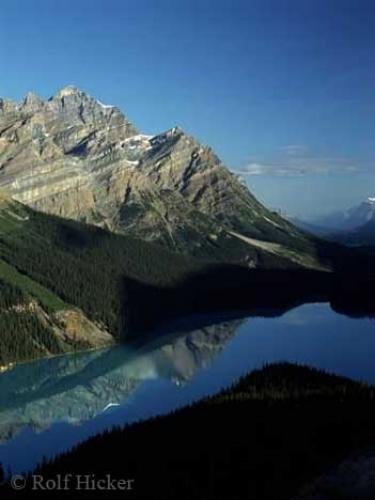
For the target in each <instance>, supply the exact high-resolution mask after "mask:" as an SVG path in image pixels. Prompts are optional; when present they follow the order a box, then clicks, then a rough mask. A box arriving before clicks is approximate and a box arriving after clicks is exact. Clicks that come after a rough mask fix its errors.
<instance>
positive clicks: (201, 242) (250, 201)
mask: <svg viewBox="0 0 375 500" xmlns="http://www.w3.org/2000/svg"><path fill="white" fill-rule="evenodd" d="M0 187H1V188H2V189H4V190H6V191H7V192H8V193H10V194H11V195H12V196H13V197H14V198H15V199H16V200H18V201H20V202H22V203H25V204H28V205H30V206H31V207H33V208H36V209H38V210H40V211H44V212H47V213H52V214H57V215H60V216H62V217H66V218H72V219H76V220H81V221H84V222H87V223H93V224H96V225H99V226H101V227H105V228H107V229H109V230H111V231H114V232H118V233H126V234H131V235H133V236H137V237H141V238H142V239H145V240H151V241H156V242H158V243H161V244H163V245H166V246H168V247H169V248H172V249H174V250H176V251H179V252H183V253H187V254H189V255H195V256H199V257H206V258H207V257H209V258H214V259H215V258H216V259H217V260H223V259H225V255H227V254H231V255H234V254H235V259H234V260H237V261H246V259H247V261H249V255H248V252H247V249H248V248H249V246H251V247H253V248H256V247H258V248H259V240H262V241H268V242H274V243H277V244H279V245H282V246H283V248H278V247H273V248H271V247H270V248H265V247H264V246H263V247H262V245H260V248H262V249H263V250H266V251H267V252H270V253H276V254H278V253H279V254H283V255H284V256H285V253H287V252H286V251H285V248H286V249H288V248H289V249H294V250H296V249H297V250H303V251H305V252H307V253H309V252H310V251H311V248H310V246H309V245H310V243H309V240H308V239H307V237H306V236H304V235H303V234H302V233H301V232H299V230H297V229H296V228H294V226H293V225H292V224H290V223H289V222H287V221H285V220H284V219H282V218H281V217H279V216H278V215H277V214H275V213H273V212H270V211H268V210H267V209H265V207H263V206H262V205H261V204H260V203H259V202H258V201H257V200H256V199H255V198H254V197H253V196H252V195H251V194H250V192H249V191H248V189H247V188H246V187H245V186H244V185H243V184H242V183H241V182H240V181H239V180H238V179H237V177H236V176H235V175H234V174H232V173H231V172H230V171H229V170H228V169H227V168H226V167H225V166H224V165H223V164H222V162H221V161H220V160H219V158H218V157H217V156H216V155H215V153H214V152H213V151H212V150H211V148H209V147H205V146H202V145H201V144H200V143H199V142H198V141H197V140H195V139H194V138H192V137H190V136H189V135H187V134H185V133H184V132H183V131H182V130H181V129H179V128H177V127H175V128H172V129H171V130H169V131H167V132H165V133H163V134H160V135H156V136H153V137H151V136H147V135H144V134H141V133H139V131H138V130H137V129H136V128H135V127H134V126H133V125H132V124H131V123H130V122H129V121H128V119H127V118H126V117H125V116H124V115H123V114H122V113H121V111H120V110H119V109H118V108H116V107H113V106H107V105H103V104H102V103H100V102H99V101H97V100H95V99H93V98H92V97H90V96H89V95H87V94H86V93H84V92H82V91H81V90H79V89H77V88H74V87H67V88H64V89H63V90H61V91H59V92H58V93H57V94H56V95H54V96H53V97H51V98H50V99H48V100H47V101H43V100H41V99H40V98H39V97H37V96H36V95H34V94H28V95H27V96H26V97H25V99H24V101H23V102H22V103H19V104H16V103H13V102H11V101H7V100H3V99H2V100H0ZM234 247H235V248H236V251H235V252H233V248H234ZM284 247H285V248H284ZM297 260H298V259H297ZM302 260H303V259H302ZM249 264H250V265H257V262H256V259H255V261H254V259H253V258H252V259H251V262H249ZM310 264H311V263H310Z"/></svg>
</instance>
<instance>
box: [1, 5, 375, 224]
mask: <svg viewBox="0 0 375 500" xmlns="http://www.w3.org/2000/svg"><path fill="white" fill-rule="evenodd" d="M374 25H375V3H374V2H372V1H364V0H351V1H348V0H336V1H333V0H324V1H321V0H296V1H294V0H289V1H288V0H285V1H283V0H273V1H272V0H260V1H256V0H231V1H229V0H225V1H224V0H215V1H213V0H210V1H208V0H186V1H185V0H153V1H152V0H143V1H135V0H133V1H130V0H74V1H73V0H65V1H64V2H60V1H57V0H2V2H1V9H0V74H1V80H0V95H2V96H4V97H9V98H12V99H16V100H19V99H21V98H22V96H23V95H24V94H25V93H26V92H27V91H28V90H33V91H35V92H37V93H38V94H40V95H41V96H44V97H48V96H50V95H51V94H53V93H54V92H55V91H56V90H58V89H59V88H61V87H63V86H65V85H68V84H74V85H76V86H78V87H81V88H82V89H84V90H86V91H88V92H89V93H90V94H92V95H94V96H95V97H97V98H99V99H100V100H101V101H104V102H107V103H110V104H116V105H118V106H119V107H121V108H122V110H123V111H124V112H125V114H126V115H127V116H128V117H129V118H130V119H131V120H132V121H133V122H134V123H135V124H136V125H137V126H138V127H139V128H140V129H141V130H142V131H144V132H146V133H157V132H160V131H163V130H165V129H168V128H170V127H172V126H174V125H176V124H178V125H180V126H181V127H182V128H184V129H185V130H186V131H187V132H189V133H191V134H193V135H195V136H197V137H198V138H200V139H201V141H202V142H204V143H206V144H210V145H211V146H212V147H213V148H214V149H215V151H216V152H217V153H218V154H219V156H220V157H221V158H222V159H223V160H224V161H225V163H226V164H227V165H228V166H230V167H231V168H232V169H234V170H237V171H239V172H241V173H242V175H243V176H244V177H245V178H246V180H247V183H248V185H249V187H250V188H251V190H252V191H253V192H254V193H255V194H256V195H257V196H258V197H259V198H260V199H261V200H262V201H264V202H265V203H266V204H267V205H269V206H271V207H273V208H280V209H282V210H283V211H284V212H286V213H290V214H297V215H307V214H314V213H322V212H328V211H330V210H332V209H335V208H341V207H345V206H348V205H351V204H353V203H357V202H359V201H360V200H361V199H362V198H364V197H366V196H370V195H373V196H375V169H374V166H375V163H374V129H375V127H374V125H375V122H374V120H375V118H374V117H375V30H374V28H373V27H374Z"/></svg>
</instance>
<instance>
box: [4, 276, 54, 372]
mask: <svg viewBox="0 0 375 500" xmlns="http://www.w3.org/2000/svg"><path fill="white" fill-rule="evenodd" d="M0 341H1V346H0V365H7V364H8V363H10V362H13V361H23V360H25V359H30V358H33V357H38V356H41V355H44V354H45V353H46V352H48V353H50V354H54V353H58V352H60V350H61V347H60V345H59V342H58V340H57V338H56V336H55V335H54V334H53V332H52V330H51V328H50V327H49V326H48V325H46V324H43V323H42V321H41V320H40V319H39V318H38V316H37V315H36V314H35V313H34V312H33V311H32V310H30V297H27V296H26V295H25V294H24V293H23V292H22V290H20V289H19V288H17V287H15V286H12V285H10V284H8V283H5V282H4V281H2V280H0Z"/></svg>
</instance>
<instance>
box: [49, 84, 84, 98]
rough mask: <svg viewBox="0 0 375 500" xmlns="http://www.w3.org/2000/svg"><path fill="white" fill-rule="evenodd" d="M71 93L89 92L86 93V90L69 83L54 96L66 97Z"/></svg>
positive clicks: (82, 93) (81, 93)
mask: <svg viewBox="0 0 375 500" xmlns="http://www.w3.org/2000/svg"><path fill="white" fill-rule="evenodd" d="M69 95H87V94H85V92H83V91H82V90H80V89H79V88H78V87H75V86H74V85H67V86H66V87H63V88H62V89H60V90H59V91H58V92H56V94H55V95H54V96H53V97H54V98H57V99H61V97H66V96H69Z"/></svg>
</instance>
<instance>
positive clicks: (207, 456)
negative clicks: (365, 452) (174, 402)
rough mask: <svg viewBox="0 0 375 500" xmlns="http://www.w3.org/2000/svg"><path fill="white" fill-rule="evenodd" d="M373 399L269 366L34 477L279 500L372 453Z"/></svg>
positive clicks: (360, 389) (322, 377) (153, 492)
mask: <svg viewBox="0 0 375 500" xmlns="http://www.w3.org/2000/svg"><path fill="white" fill-rule="evenodd" d="M374 398H375V389H374V388H373V387H368V386H366V385H362V384H360V383H356V382H353V381H350V380H348V379H346V378H343V377H338V376H334V375H328V374H326V373H324V372H320V371H317V370H314V369H310V368H307V367H299V366H294V365H290V364H276V365H271V366H269V367H266V368H264V369H262V370H259V371H255V372H253V373H251V374H250V375H248V376H247V377H245V378H243V379H242V380H240V381H239V383H238V384H236V385H234V386H233V387H232V388H231V389H230V390H227V391H224V392H222V393H220V394H219V395H217V396H214V397H212V398H210V399H208V400H205V401H203V402H200V403H198V404H195V405H193V406H192V407H190V408H186V409H183V410H180V411H178V412H176V413H175V414H171V415H168V416H166V417H161V418H157V419H153V420H150V421H146V422H144V423H141V424H136V425H133V426H130V427H126V428H125V429H117V430H115V431H112V432H107V433H104V434H103V435H100V436H98V437H96V438H93V439H90V440H89V441H87V442H85V443H83V444H81V445H79V446H78V447H77V448H76V449H74V450H73V451H72V452H69V453H67V454H65V455H62V456H60V457H58V458H57V459H55V460H54V461H52V462H50V463H46V464H44V465H43V466H41V467H40V468H39V469H38V471H37V472H38V473H42V474H43V476H44V477H45V478H46V477H53V476H54V475H55V474H57V473H66V472H71V473H88V474H96V475H97V477H102V476H103V477H104V476H105V474H107V473H109V472H110V473H111V475H112V477H119V478H134V479H135V489H134V491H133V492H132V493H131V492H127V495H129V496H130V497H133V498H146V497H147V498H150V499H155V500H156V499H159V498H163V499H164V500H168V499H171V500H172V499H173V500H174V499H175V498H179V499H180V500H184V499H191V498H194V499H196V500H208V499H215V500H218V499H228V498H231V499H241V500H242V499H245V498H252V499H254V500H263V499H264V500H266V499H267V500H272V499H275V500H283V499H287V498H292V496H293V495H294V494H296V493H297V492H298V490H299V489H300V488H301V487H302V486H303V485H304V484H305V483H307V482H310V481H311V480H312V479H313V478H314V477H316V476H317V475H319V474H320V473H321V472H322V471H324V470H325V469H327V467H329V466H330V465H332V464H334V463H336V462H337V461H338V460H340V459H341V458H342V457H343V456H345V455H346V454H347V453H350V452H351V451H352V450H354V449H356V448H357V447H362V446H366V445H371V444H372V445H374V444H375V399H374ZM99 457H100V459H99Z"/></svg>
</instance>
